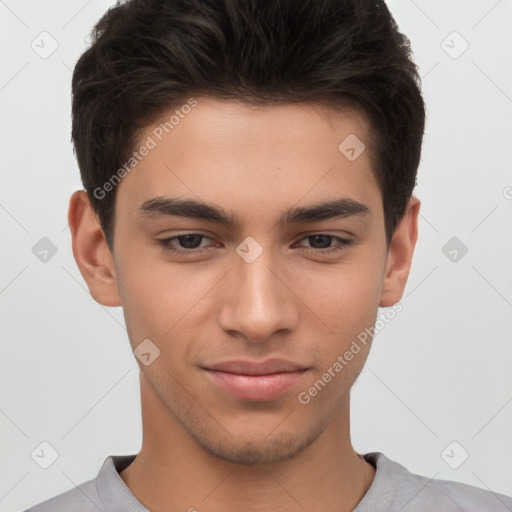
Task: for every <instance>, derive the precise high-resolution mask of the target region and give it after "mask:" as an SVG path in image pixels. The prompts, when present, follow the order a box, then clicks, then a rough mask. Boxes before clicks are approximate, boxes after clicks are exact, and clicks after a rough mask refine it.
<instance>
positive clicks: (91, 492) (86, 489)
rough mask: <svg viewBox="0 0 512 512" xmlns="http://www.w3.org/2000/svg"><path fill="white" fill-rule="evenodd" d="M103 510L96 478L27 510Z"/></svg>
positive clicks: (60, 511) (75, 511) (29, 511)
mask: <svg viewBox="0 0 512 512" xmlns="http://www.w3.org/2000/svg"><path fill="white" fill-rule="evenodd" d="M98 509H99V510H102V508H101V501H100V498H99V496H98V491H97V488H96V482H95V480H89V481H87V482H84V483H83V484H80V485H79V486H77V487H75V488H73V489H70V490H69V491H66V492H63V493H62V494H59V495H58V496H54V497H53V498H50V499H48V500H46V501H43V502H42V503H39V504H38V505H35V506H33V507H31V508H29V509H28V510H26V511H25V512H70V511H73V512H98Z"/></svg>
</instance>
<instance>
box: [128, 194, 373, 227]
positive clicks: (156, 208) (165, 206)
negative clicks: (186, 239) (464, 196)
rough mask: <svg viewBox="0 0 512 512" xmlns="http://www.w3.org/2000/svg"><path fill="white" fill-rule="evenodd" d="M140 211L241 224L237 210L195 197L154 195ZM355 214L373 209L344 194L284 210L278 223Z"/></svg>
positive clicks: (320, 219) (283, 223) (155, 214)
mask: <svg viewBox="0 0 512 512" xmlns="http://www.w3.org/2000/svg"><path fill="white" fill-rule="evenodd" d="M137 213H138V215H139V216H141V217H146V218H155V217H161V216H169V217H171V216H176V217H186V218H190V219H201V220H206V221H210V222H217V223H219V224H223V225H226V226H228V227H238V226H239V223H238V221H237V219H236V216H235V214H234V213H232V212H228V211H226V210H224V208H222V207H220V206H217V205H214V204H208V203H204V202H202V201H197V200H195V199H185V198H179V197H155V198H153V199H148V200H147V201H144V203H142V205H140V206H139V207H138V208H137ZM353 215H371V211H370V208H369V207H368V206H367V205H366V204H363V203H360V202H358V201H355V200H353V199H350V198H346V197H342V198H339V199H331V200H327V201H323V202H321V203H317V204H313V205H310V206H305V207H302V206H301V207H294V208H290V209H289V210H286V211H285V212H283V213H282V214H281V216H280V217H279V220H278V221H277V225H278V226H279V227H282V226H285V225H288V224H294V223H312V222H319V221H324V220H328V219H335V218H338V219H339V218H345V217H350V216H353Z"/></svg>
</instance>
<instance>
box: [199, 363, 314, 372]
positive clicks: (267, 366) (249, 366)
mask: <svg viewBox="0 0 512 512" xmlns="http://www.w3.org/2000/svg"><path fill="white" fill-rule="evenodd" d="M206 369H207V370H214V371H218V372H226V373H236V374H239V375H270V374H273V373H290V372H297V371H302V370H305V369H306V367H304V366H301V365H299V364H297V363H294V362H292V361H287V360H285V359H266V360H264V361H248V360H243V359H236V360H231V361H224V362H222V363H216V364H212V365H209V366H207V367H206Z"/></svg>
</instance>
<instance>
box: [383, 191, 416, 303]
mask: <svg viewBox="0 0 512 512" xmlns="http://www.w3.org/2000/svg"><path fill="white" fill-rule="evenodd" d="M419 211H420V201H419V199H418V198H416V197H414V196H412V197H411V198H410V199H409V202H408V204H407V208H406V211H405V213H404V216H403V217H402V219H401V220H400V222H399V223H398V224H397V227H396V229H395V232H394V234H393V237H392V239H391V244H390V246H389V250H388V256H387V258H386V269H385V271H384V281H383V286H382V293H381V297H380V303H379V306H380V307H383V308H386V307H389V306H393V304H396V303H397V302H398V301H399V300H400V299H401V298H402V295H403V293H404V289H405V285H406V283H407V278H408V277H409V270H410V268H411V261H412V255H413V253H414V247H415V246H416V240H417V238H418V213H419Z"/></svg>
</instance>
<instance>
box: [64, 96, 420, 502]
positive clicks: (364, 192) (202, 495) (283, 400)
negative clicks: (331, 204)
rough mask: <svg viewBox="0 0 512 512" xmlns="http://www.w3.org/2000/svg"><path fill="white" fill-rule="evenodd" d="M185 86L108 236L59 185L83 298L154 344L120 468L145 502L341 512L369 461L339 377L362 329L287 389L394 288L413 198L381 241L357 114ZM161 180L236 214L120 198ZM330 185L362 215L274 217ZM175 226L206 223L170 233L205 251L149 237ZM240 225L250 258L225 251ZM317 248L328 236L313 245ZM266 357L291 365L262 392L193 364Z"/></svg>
mask: <svg viewBox="0 0 512 512" xmlns="http://www.w3.org/2000/svg"><path fill="white" fill-rule="evenodd" d="M197 100H198V104H197V106H196V107H195V108H193V109H192V111H191V112H190V113H189V114H188V115H187V116H186V117H185V118H184V119H181V120H180V122H179V124H178V125H176V126H175V127H174V129H173V130H172V132H170V133H169V134H168V135H167V136H166V137H165V138H164V139H163V140H162V141H161V142H159V143H158V144H157V146H156V147H155V148H154V149H152V150H151V151H150V152H149V154H148V155H147V156H146V157H145V158H144V159H143V160H142V161H141V162H140V163H139V164H138V165H137V166H136V168H135V169H134V170H133V171H132V172H130V173H129V174H128V175H126V177H124V178H123V179H122V181H121V183H120V184H119V185H118V190H117V199H116V210H115V214H116V222H115V234H114V246H113V251H110V250H109V249H108V247H107V244H106V241H105V238H104V235H103V232H102V230H101V228H100V226H99V223H98V220H97V216H96V214H95V213H94V211H93V209H92V207H91V204H90V202H89V200H88V198H87V195H86V193H85V192H84V191H77V192H75V193H74V194H73V196H72V197H71V201H70V209H69V219H70V224H71V228H72V229H71V231H72V239H73V253H74V256H75V259H76V262H77V264H78V267H79V269H80V271H81V273H82V276H83V277H84V279H85V280H86V282H87V284H88V287H89V290H90V293H91V295H92V297H93V298H94V299H95V300H96V301H97V302H99V303H100V304H103V305H105V306H122V307H123V310H124V315H125V319H126V325H127V330H128V334H129V338H130V343H131V346H132V349H135V348H136V347H137V346H138V345H139V344H140V343H141V342H142V340H144V339H150V340H152V342H153V343H154V344H155V345H156V346H157V347H158V348H159V350H160V356H159V357H157V358H156V359H155V360H154V361H153V362H152V363H151V364H150V365H148V366H146V365H144V364H142V363H141V362H140V361H139V360H137V361H138V363H139V367H140V386H141V400H142V421H143V432H144V435H143V442H142V447H141V451H140V453H139V454H138V455H137V457H136V459H135V461H134V462H133V463H132V464H131V465H130V466H129V467H128V468H126V469H125V470H124V471H122V472H121V473H120V476H121V478H122V479H123V481H124V482H125V483H126V485H127V486H128V487H129V488H130V489H131V491H132V492H133V494H134V495H135V496H136V497H137V499H138V500H139V501H140V502H141V503H142V504H143V505H145V506H146V507H147V508H149V509H150V510H152V511H154V512H160V511H162V512H163V511H168V510H194V509H196V510H198V511H199V512H201V511H203V510H204V511H211V512H216V511H224V512H230V511H235V510H237V511H238V510H240V508H241V504H243V507H242V508H243V509H244V510H247V511H254V512H256V511H268V510H281V511H285V512H287V511H303V510H304V509H306V510H310V511H312V510H314V511H333V510H337V511H341V510H353V508H354V507H355V506H356V505H357V503H359V501H360V500H361V499H362V497H363V496H364V494H365V493H366V492H367V491H368V488H369V487H370V485H371V483H372V480H373V477H374V474H375V470H374V468H373V467H372V466H371V465H370V464H368V463H366V462H365V461H364V460H363V459H362V458H361V457H360V456H359V455H358V454H357V453H356V451H355V450H354V448H353V447H352V444H351V440H350V428H349V418H350V416H349V412H350V411H349V402H350V400H349V391H350V388H351V386H352V384H353V383H354V381H355V380H356V378H357V376H358V375H359V373H360V371H361V369H362V367H363V364H364V362H365V360H366V357H367V354H368V350H369V348H370V343H368V344H367V345H366V346H363V345H362V350H361V351H360V352H359V353H358V354H357V355H355V356H354V358H353V359H352V360H351V361H350V362H349V363H348V364H347V365H346V366H344V368H343V370H342V371H340V372H339V373H337V374H336V377H335V378H333V379H332V380H331V382H329V383H328V384H327V385H326V386H325V388H324V389H322V390H321V391H320V392H319V393H318V394H317V395H316V396H315V397H313V398H311V401H310V402H309V403H308V404H307V405H304V404H302V403H300V402H299V400H298V399H297V397H298V394H299V393H300V392H302V391H307V390H308V388H310V387H311V386H312V385H313V383H314V382H316V381H317V380H318V379H320V378H321V377H322V374H324V373H325V372H326V371H327V370H328V368H329V367H331V366H332V365H333V363H334V362H335V361H336V360H337V357H338V356H339V355H342V354H344V353H345V352H346V351H347V350H348V348H349V347H350V345H351V343H352V341H353V340H355V339H356V338H357V335H358V334H359V333H361V332H362V331H364V329H365V328H370V327H371V326H373V325H374V323H375V320H376V317H377V313H378V309H377V308H378V307H379V306H380V307H389V306H392V305H394V304H395V303H396V302H398V301H399V300H400V298H401V297H402V294H403V291H404V288H405V285H406V281H407V278H408V275H409V269H410V265H411V259H412V256H413V252H414V247H415V244H416V239H417V219H418V212H419V207H420V202H419V200H418V199H417V198H415V197H414V196H413V197H411V199H410V201H409V203H408V206H407V211H406V213H405V215H404V216H403V218H402V219H401V221H400V222H399V224H398V226H397V228H396V230H395V232H394V235H393V239H392V242H391V244H390V246H389V250H388V248H387V245H386V240H385V232H384V214H383V205H382V196H381V192H380V190H379V187H378V184H377V181H376V179H375V176H374V174H373V172H372V165H371V161H370V149H369V142H368V140H367V135H366V134H367V133H368V124H367V122H366V119H365V118H364V116H363V115H361V114H358V113H357V112H355V111H347V112H346V113H344V114H342V113H340V112H339V111H334V110H332V109H330V108H328V107H326V106H319V105H313V104H307V105H279V106H276V105H272V106H270V105H267V106H264V107H258V108H256V107H254V106H249V105H247V104H244V103H241V102H235V101H220V100H214V99H211V98H206V97H198V98H197ZM168 118H169V115H168V114H166V115H163V116H162V119H168ZM157 125H158V122H157V123H155V125H152V126H150V127H148V129H147V133H146V134H145V135H144V136H143V137H142V138H141V140H144V139H145V137H146V136H147V135H148V134H151V133H152V131H153V130H154V128H155V127H156V126H157ZM349 134H356V135H357V136H358V138H359V139H360V140H362V141H363V142H365V143H366V144H367V150H366V151H364V152H363V153H362V154H361V155H360V156H359V157H358V158H357V159H356V160H354V161H349V159H347V158H346V157H345V156H344V155H343V154H342V153H341V152H340V151H339V150H338V145H339V144H340V142H341V141H343V140H344V139H345V138H346V137H347V136H348V135H349ZM171 195H172V196H180V197H182V198H192V199H196V200H202V201H205V202H207V203H214V204H216V205H218V206H221V207H222V208H224V209H225V210H228V211H231V212H233V214H234V215H235V216H236V217H237V219H238V221H239V225H238V227H236V228H232V227H227V226H224V225H221V224H218V223H216V222H212V221H206V220H197V219H189V218H183V217H171V216H158V217H157V216H153V217H144V216H141V215H140V214H139V213H138V212H137V208H138V207H139V206H140V205H141V204H142V203H144V202H145V201H147V200H148V199H152V198H155V197H166V196H171ZM340 197H345V198H351V199H353V200H355V201H359V202H361V203H364V204H366V205H367V206H368V209H369V213H368V214H366V215H352V216H348V217H345V218H334V219H329V220H322V221H316V222H314V223H297V224H293V225H285V226H278V225H277V224H276V221H277V219H278V218H279V215H280V213H281V212H282V211H283V210H286V209H288V208H293V207H296V206H308V205H312V204H315V203H317V202H320V201H324V200H327V199H333V198H340ZM187 233H189V234H191V233H197V234H201V235H205V237H206V238H203V239H200V240H199V241H198V240H197V239H196V245H195V246H193V245H188V246H187V245H184V244H183V243H181V245H180V243H179V242H178V240H175V242H174V247H177V248H181V249H182V250H187V247H197V246H199V247H200V248H207V250H204V251H203V252H196V253H195V254H194V255H175V254H173V253H171V252H170V251H169V250H168V249H166V248H164V247H162V246H161V245H159V240H162V239H165V238H169V237H172V236H177V235H183V234H187ZM314 234H329V235H332V236H333V237H334V238H332V239H328V240H327V242H325V240H324V241H323V242H322V241H318V240H316V239H315V237H313V239H312V238H311V236H312V235H314ZM249 236H250V237H253V238H254V239H255V240H256V241H257V242H258V244H259V245H260V246H261V248H262V253H261V254H260V256H259V257H258V258H256V259H255V261H253V262H252V263H248V262H247V261H245V260H244V259H242V258H241V257H240V256H239V254H238V253H237V252H236V248H237V247H238V246H239V245H240V244H241V242H242V241H243V240H244V239H246V238H247V237H249ZM308 237H309V238H308ZM335 237H341V238H346V239H350V240H351V241H352V242H353V243H352V244H350V245H348V246H345V247H343V246H340V245H339V244H338V239H337V238H335ZM315 242H316V243H315ZM329 247H340V250H339V251H337V252H333V253H331V254H328V255H326V254H325V253H324V254H322V253H321V252H320V251H322V250H325V248H329ZM315 248H316V249H317V252H314V249H315ZM189 250H190V249H189ZM196 251H197V249H196ZM270 357H280V358H283V359H287V360H291V361H294V362H296V363H300V364H301V365H303V366H304V367H307V371H305V372H303V373H302V374H301V376H300V378H299V379H298V381H297V382H296V384H294V386H293V387H292V388H291V389H289V390H288V391H286V392H285V393H284V394H282V395H281V396H279V397H278V398H276V399H273V400H268V401H251V400H243V399H239V398H235V397H233V396H232V395H230V394H228V393H227V392H225V391H224V390H222V389H220V388H219V387H218V386H216V385H214V384H213V383H212V381H211V379H209V378H208V376H207V375H206V372H205V371H204V370H203V368H202V367H204V366H208V365H211V364H213V363H217V362H221V361H226V360H230V359H250V360H263V359H267V358H270Z"/></svg>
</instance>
